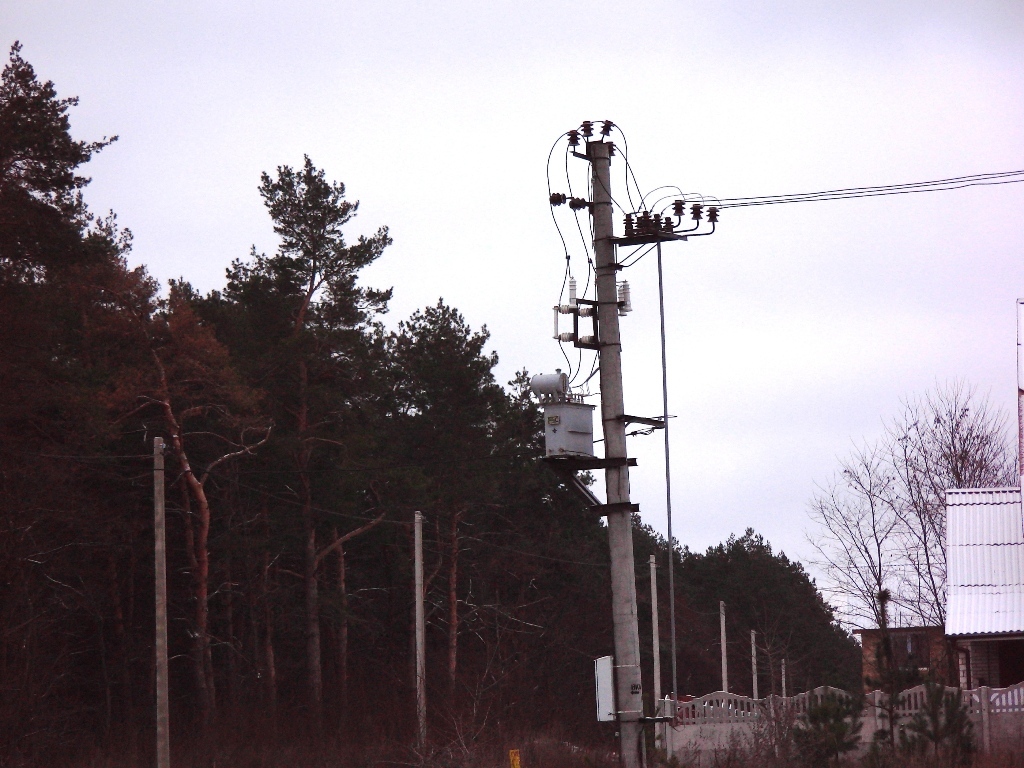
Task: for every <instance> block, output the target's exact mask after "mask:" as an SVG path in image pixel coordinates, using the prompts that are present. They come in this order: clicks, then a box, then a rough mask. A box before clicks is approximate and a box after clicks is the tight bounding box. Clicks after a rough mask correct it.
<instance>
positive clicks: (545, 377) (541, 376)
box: [530, 371, 569, 399]
mask: <svg viewBox="0 0 1024 768" xmlns="http://www.w3.org/2000/svg"><path fill="white" fill-rule="evenodd" d="M530 389H531V390H532V391H533V394H535V395H537V397H554V398H559V399H561V398H563V397H565V393H566V392H568V391H569V377H568V376H567V375H565V374H564V373H562V372H561V371H558V372H557V373H538V374H537V375H536V376H534V377H533V378H532V379H530Z"/></svg>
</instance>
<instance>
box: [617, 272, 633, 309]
mask: <svg viewBox="0 0 1024 768" xmlns="http://www.w3.org/2000/svg"><path fill="white" fill-rule="evenodd" d="M632 311H633V302H632V300H631V297H630V295H629V281H628V280H623V281H622V282H621V283H619V314H620V315H625V314H626V313H627V312H632Z"/></svg>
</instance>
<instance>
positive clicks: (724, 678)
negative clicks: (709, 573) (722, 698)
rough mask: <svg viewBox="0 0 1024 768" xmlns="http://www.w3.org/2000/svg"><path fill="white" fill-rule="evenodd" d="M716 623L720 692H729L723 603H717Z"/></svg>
mask: <svg viewBox="0 0 1024 768" xmlns="http://www.w3.org/2000/svg"><path fill="white" fill-rule="evenodd" d="M718 621H719V624H721V627H722V690H723V691H725V692H726V693H728V692H729V660H728V659H727V658H726V655H725V601H724V600H719V601H718Z"/></svg>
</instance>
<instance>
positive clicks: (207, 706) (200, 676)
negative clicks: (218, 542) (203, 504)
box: [179, 476, 213, 723]
mask: <svg viewBox="0 0 1024 768" xmlns="http://www.w3.org/2000/svg"><path fill="white" fill-rule="evenodd" d="M179 488H180V490H181V500H182V506H183V508H184V517H185V553H186V555H187V556H188V564H189V571H190V572H191V574H192V597H193V599H194V600H196V601H198V600H199V595H200V589H199V558H198V555H197V552H198V541H197V538H196V530H195V525H194V524H193V521H192V518H193V514H192V499H191V495H190V494H189V491H188V488H187V487H186V485H185V478H184V476H183V477H182V478H181V483H180V484H179ZM204 604H205V601H204ZM199 614H200V610H199V605H198V604H197V605H196V615H195V622H196V626H195V636H194V638H193V641H192V667H193V674H194V675H195V681H196V698H197V699H198V700H199V712H200V715H201V719H202V722H203V723H207V722H209V720H210V717H211V714H212V710H213V706H212V697H211V696H210V691H209V688H208V686H207V683H208V681H207V677H206V669H205V667H206V665H205V661H204V653H203V642H202V635H201V633H200V631H199Z"/></svg>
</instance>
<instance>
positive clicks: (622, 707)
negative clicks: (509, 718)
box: [587, 141, 643, 768]
mask: <svg viewBox="0 0 1024 768" xmlns="http://www.w3.org/2000/svg"><path fill="white" fill-rule="evenodd" d="M611 146H612V145H611V144H610V143H608V142H605V141H589V142H587V159H588V160H590V168H591V174H592V175H591V181H592V188H593V199H592V201H591V207H590V213H591V216H592V219H593V225H594V255H595V257H596V270H595V271H596V273H597V277H596V283H597V301H598V313H597V324H598V338H599V340H600V344H601V353H600V357H599V361H600V374H601V424H602V426H603V429H604V447H605V458H606V459H623V460H624V459H625V458H626V423H625V421H624V420H623V416H624V415H625V407H624V404H623V398H622V345H621V343H620V340H619V314H618V290H617V285H616V270H617V266H618V265H617V264H616V263H615V245H614V243H613V242H612V236H613V230H612V200H611V151H610V150H611ZM604 477H605V490H606V497H607V502H608V504H623V503H625V504H628V503H629V468H628V467H627V466H626V465H625V462H623V465H622V466H613V467H608V468H607V469H605V475H604ZM608 545H609V549H610V551H611V577H612V578H611V581H612V584H611V586H612V633H613V637H614V640H615V664H616V669H615V673H616V674H615V688H616V694H617V695H616V703H617V707H618V713H617V715H618V721H619V759H620V760H621V762H622V765H623V768H639V766H640V764H641V739H642V736H643V725H642V723H641V722H640V718H641V717H643V686H642V683H641V679H642V678H641V673H640V631H639V627H638V625H637V609H636V573H635V571H634V567H635V566H634V561H633V521H632V513H631V512H630V511H629V510H628V509H622V508H620V509H616V510H613V511H610V512H608Z"/></svg>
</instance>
